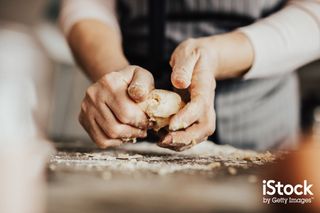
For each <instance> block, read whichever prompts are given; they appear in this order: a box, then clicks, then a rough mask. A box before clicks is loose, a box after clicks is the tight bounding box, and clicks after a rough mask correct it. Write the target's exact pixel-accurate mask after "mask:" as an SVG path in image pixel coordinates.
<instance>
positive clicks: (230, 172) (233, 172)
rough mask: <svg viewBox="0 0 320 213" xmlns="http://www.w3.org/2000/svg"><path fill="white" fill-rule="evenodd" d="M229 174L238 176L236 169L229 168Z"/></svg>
mask: <svg viewBox="0 0 320 213" xmlns="http://www.w3.org/2000/svg"><path fill="white" fill-rule="evenodd" d="M228 172H229V174H230V175H236V174H237V169H236V168H234V167H228Z"/></svg>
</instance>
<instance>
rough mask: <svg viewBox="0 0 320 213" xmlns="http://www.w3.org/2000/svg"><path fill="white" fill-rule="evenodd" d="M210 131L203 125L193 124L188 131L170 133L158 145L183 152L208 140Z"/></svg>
mask: <svg viewBox="0 0 320 213" xmlns="http://www.w3.org/2000/svg"><path fill="white" fill-rule="evenodd" d="M207 134H208V130H207V127H205V126H204V125H203V124H193V125H192V126H191V127H189V128H188V129H186V130H182V131H177V132H170V133H168V134H167V135H166V136H165V137H164V138H163V139H162V140H161V141H160V142H159V143H158V145H159V146H161V147H164V148H168V149H172V150H175V151H183V150H186V149H189V148H191V147H192V146H194V145H196V144H198V143H200V142H202V141H204V140H206V139H207V136H208V135H207Z"/></svg>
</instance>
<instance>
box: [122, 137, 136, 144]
mask: <svg viewBox="0 0 320 213" xmlns="http://www.w3.org/2000/svg"><path fill="white" fill-rule="evenodd" d="M121 140H122V142H123V143H137V138H122V139H121Z"/></svg>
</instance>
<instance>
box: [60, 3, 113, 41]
mask: <svg viewBox="0 0 320 213" xmlns="http://www.w3.org/2000/svg"><path fill="white" fill-rule="evenodd" d="M83 19H96V20H99V21H102V22H104V23H105V24H107V25H109V26H111V27H114V28H115V29H116V30H117V31H119V25H118V22H117V17H116V10H115V0H63V1H62V6H61V12H60V17H59V21H60V25H61V28H62V30H63V32H64V34H65V35H68V34H69V32H70V30H71V28H72V26H73V25H74V24H75V23H77V22H79V21H80V20H83Z"/></svg>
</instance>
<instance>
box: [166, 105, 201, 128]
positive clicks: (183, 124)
mask: <svg viewBox="0 0 320 213" xmlns="http://www.w3.org/2000/svg"><path fill="white" fill-rule="evenodd" d="M204 110H205V109H204V104H202V103H201V100H199V99H193V100H191V101H190V102H189V103H188V104H186V105H185V106H184V107H183V108H182V109H181V110H180V111H179V112H178V113H177V114H175V115H174V116H173V117H172V118H171V119H170V123H169V130H171V131H177V130H179V129H185V128H187V127H189V126H190V125H192V124H193V123H194V122H196V121H197V120H199V118H200V117H201V115H202V112H203V111H204Z"/></svg>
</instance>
